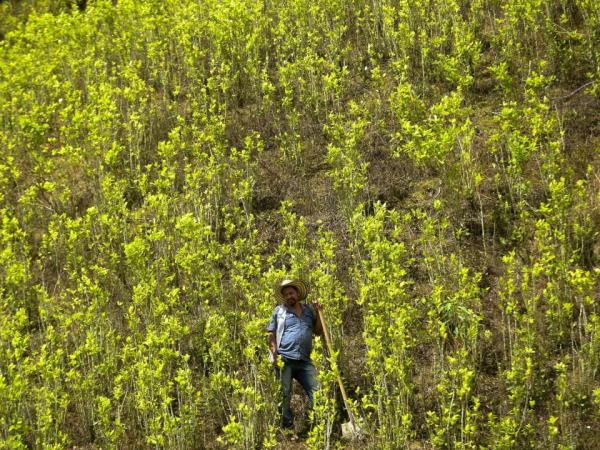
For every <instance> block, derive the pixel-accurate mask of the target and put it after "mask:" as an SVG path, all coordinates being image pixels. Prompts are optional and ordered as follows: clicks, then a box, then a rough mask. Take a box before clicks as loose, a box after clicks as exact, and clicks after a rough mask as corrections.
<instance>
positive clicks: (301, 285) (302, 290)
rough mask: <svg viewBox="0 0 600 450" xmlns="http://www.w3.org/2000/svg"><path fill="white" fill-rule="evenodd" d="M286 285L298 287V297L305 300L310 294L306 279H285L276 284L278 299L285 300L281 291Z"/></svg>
mask: <svg viewBox="0 0 600 450" xmlns="http://www.w3.org/2000/svg"><path fill="white" fill-rule="evenodd" d="M286 287H293V288H296V289H297V290H298V298H299V299H300V300H304V299H305V298H306V296H307V295H308V285H307V284H306V283H305V282H304V281H301V280H284V281H282V282H281V283H278V284H277V286H275V297H277V299H278V300H283V294H282V293H281V291H283V289H285V288H286Z"/></svg>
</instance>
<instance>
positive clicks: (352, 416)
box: [316, 308, 355, 426]
mask: <svg viewBox="0 0 600 450" xmlns="http://www.w3.org/2000/svg"><path fill="white" fill-rule="evenodd" d="M316 310H317V312H318V313H319V320H320V321H321V327H323V334H324V335H325V343H326V345H327V351H329V354H330V355H331V354H332V353H333V352H332V351H331V348H332V346H331V337H330V336H329V330H328V329H327V324H326V323H325V318H324V317H323V311H321V310H320V309H319V308H316ZM336 375H337V376H336V378H337V382H338V385H339V386H340V391H341V392H342V399H343V400H344V407H345V408H346V412H347V413H348V418H349V419H350V422H351V423H352V425H353V426H354V425H355V423H354V415H353V414H352V411H351V410H350V407H349V402H348V396H347V395H346V389H344V383H342V377H341V376H340V373H339V370H338V371H337V374H336Z"/></svg>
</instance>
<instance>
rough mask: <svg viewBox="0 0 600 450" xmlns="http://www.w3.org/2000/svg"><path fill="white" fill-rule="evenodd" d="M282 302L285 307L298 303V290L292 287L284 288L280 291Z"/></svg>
mask: <svg viewBox="0 0 600 450" xmlns="http://www.w3.org/2000/svg"><path fill="white" fill-rule="evenodd" d="M281 295H283V300H284V301H285V304H286V305H287V306H295V305H296V303H298V300H299V298H298V290H297V289H296V288H295V287H293V286H288V287H284V288H283V289H282V290H281Z"/></svg>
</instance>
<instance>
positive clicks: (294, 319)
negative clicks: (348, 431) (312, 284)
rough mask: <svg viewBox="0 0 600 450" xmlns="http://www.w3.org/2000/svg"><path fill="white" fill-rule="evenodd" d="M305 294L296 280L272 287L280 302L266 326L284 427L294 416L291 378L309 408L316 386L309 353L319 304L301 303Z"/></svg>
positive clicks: (316, 329)
mask: <svg viewBox="0 0 600 450" xmlns="http://www.w3.org/2000/svg"><path fill="white" fill-rule="evenodd" d="M307 293H308V289H307V287H306V284H305V283H304V282H302V281H300V280H284V281H282V282H281V283H280V284H279V285H278V286H277V288H276V289H275V294H276V296H277V297H278V298H279V300H280V301H282V302H283V304H282V305H279V306H277V307H276V308H275V310H274V311H273V315H272V317H271V321H270V322H269V325H268V326H267V331H268V333H269V349H270V351H271V355H272V356H273V358H272V361H273V363H274V364H275V368H276V371H277V373H278V375H279V377H280V379H281V387H282V391H283V403H282V426H283V427H284V428H292V427H293V426H294V416H293V414H292V410H291V409H290V400H291V395H292V379H296V380H297V381H298V382H299V383H300V385H302V387H303V388H304V391H305V392H306V395H307V396H308V402H309V407H310V408H311V409H312V406H313V398H314V392H315V391H316V390H317V389H318V387H319V385H318V383H317V376H316V370H315V366H314V365H313V363H312V361H311V360H310V353H311V351H312V335H313V333H314V334H317V335H322V332H323V327H322V325H321V320H320V318H319V315H318V314H317V309H318V310H320V309H321V305H320V304H319V303H315V305H314V307H310V306H308V305H305V304H302V303H301V301H302V300H304V299H305V298H306V295H307ZM279 358H281V363H283V367H281V363H280V362H279Z"/></svg>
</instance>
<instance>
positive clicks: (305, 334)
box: [267, 303, 317, 361]
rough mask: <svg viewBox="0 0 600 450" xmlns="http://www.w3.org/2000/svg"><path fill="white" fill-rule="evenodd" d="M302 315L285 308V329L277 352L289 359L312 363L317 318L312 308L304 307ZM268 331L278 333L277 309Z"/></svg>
mask: <svg viewBox="0 0 600 450" xmlns="http://www.w3.org/2000/svg"><path fill="white" fill-rule="evenodd" d="M300 306H302V314H301V315H300V316H297V315H296V314H294V313H293V312H292V311H290V310H288V309H287V308H286V307H285V306H281V307H282V308H285V327H284V328H283V334H282V336H281V343H280V344H279V348H278V349H277V351H278V352H279V354H280V355H281V356H283V357H284V358H288V359H296V360H303V361H310V352H311V351H312V335H313V329H314V328H315V324H316V323H317V318H316V316H315V312H314V311H313V309H312V308H310V307H308V306H306V305H303V304H302V303H300ZM267 331H270V332H273V333H275V332H276V331H277V308H275V310H274V311H273V315H272V316H271V321H270V322H269V325H267Z"/></svg>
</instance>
